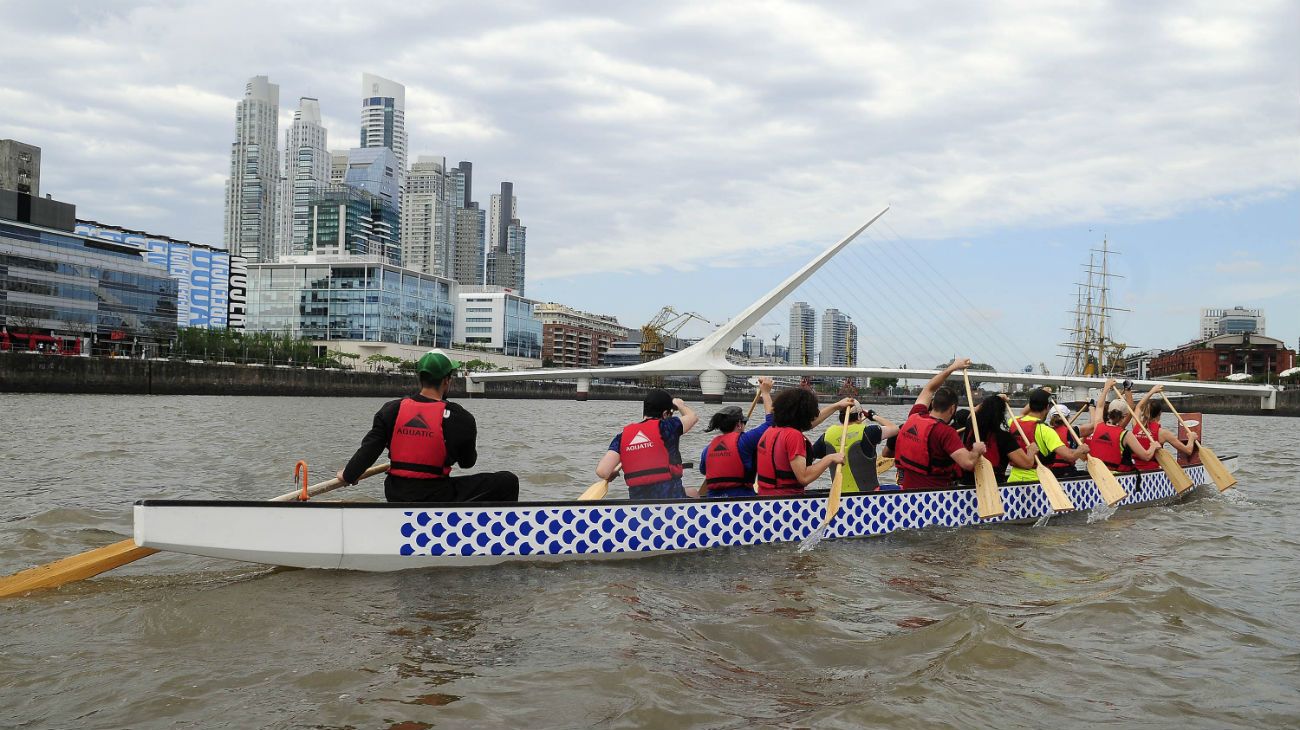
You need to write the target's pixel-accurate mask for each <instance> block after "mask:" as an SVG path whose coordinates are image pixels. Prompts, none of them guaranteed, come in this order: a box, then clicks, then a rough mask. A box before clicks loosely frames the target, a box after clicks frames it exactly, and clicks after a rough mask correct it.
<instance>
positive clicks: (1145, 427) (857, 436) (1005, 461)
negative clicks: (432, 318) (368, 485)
mask: <svg viewBox="0 0 1300 730" xmlns="http://www.w3.org/2000/svg"><path fill="white" fill-rule="evenodd" d="M460 365H461V363H459V362H456V361H455V360H452V359H450V358H448V357H447V356H446V355H445V354H443V353H441V352H437V351H434V352H430V353H428V354H427V355H425V356H424V357H422V358H421V359H420V361H419V363H417V366H416V373H417V376H418V377H419V380H420V392H419V393H417V394H416V395H413V396H410V397H407V398H402V399H399V400H394V401H390V402H388V403H385V404H384V406H383V407H382V408H380V410H379V412H378V413H376V414H375V418H374V424H373V426H372V428H371V429H370V431H369V432H368V433H367V434H366V437H365V439H364V440H363V442H362V445H361V448H359V449H358V450H357V452H356V454H355V455H354V456H353V457H352V459H351V460H350V461H349V462H348V464H347V466H345V467H344V468H343V469H340V470H339V473H338V476H339V478H340V479H341V480H342V481H344V482H346V483H349V484H352V483H355V482H356V481H357V480H358V479H359V478H360V476H361V474H362V472H364V471H365V470H366V469H367V468H368V467H370V466H371V465H372V464H373V463H374V462H375V460H376V459H377V458H378V457H379V455H380V454H382V453H383V451H384V449H388V451H389V455H390V457H391V467H390V469H389V472H388V476H387V478H386V481H385V485H384V491H385V496H386V497H387V498H388V500H389V501H398V502H464V501H515V500H517V499H518V497H519V479H518V477H517V476H515V475H514V474H513V473H511V472H508V471H501V472H490V473H479V474H470V475H458V476H452V474H451V468H452V467H453V466H460V467H463V468H469V467H472V466H473V465H474V463H475V462H476V461H477V459H478V454H477V450H476V439H477V426H476V424H475V422H474V417H473V416H472V415H470V414H469V412H468V411H466V410H465V409H464V408H463V407H461V406H460V405H458V404H456V403H451V402H449V401H447V399H446V396H447V392H448V390H449V389H450V386H451V378H452V376H453V375H454V373H455V371H456V370H457V369H458V368H459V367H460ZM969 367H970V360H969V359H965V358H958V359H956V360H953V362H952V364H950V365H949V366H948V367H947V368H945V369H944V370H943V371H941V372H940V373H938V374H937V375H935V376H934V377H933V378H932V379H931V380H930V381H929V382H928V383H926V385H925V387H924V388H922V390H921V393H920V395H918V396H917V398H916V403H915V404H914V405H913V406H912V409H911V411H910V412H909V413H908V416H907V419H906V420H905V421H904V422H903V423H902V425H895V424H893V423H891V422H890V421H889V420H888V419H886V418H884V417H883V416H881V415H878V414H876V413H875V411H872V410H864V409H863V408H862V407H861V406H860V405H859V404H858V403H857V401H855V400H854V399H852V398H843V399H841V400H839V401H836V402H834V403H831V404H829V405H827V406H821V407H819V405H818V402H817V397H816V396H815V395H814V394H813V393H812V391H810V390H808V389H806V388H802V387H793V388H787V389H784V390H782V391H781V392H780V393H779V394H777V395H776V396H775V397H773V396H772V379H771V378H759V385H758V391H759V392H758V395H757V396H756V397H755V404H754V405H756V404H757V402H758V401H760V400H761V401H762V404H763V409H764V411H765V416H764V418H763V420H762V422H761V423H760V424H759V425H758V426H757V427H755V428H752V429H747V428H746V421H747V420H748V418H749V416H750V415H752V413H753V410H754V408H753V405H751V407H750V413H749V414H746V413H744V412H742V410H741V409H740V408H739V407H737V406H727V407H725V408H722V409H721V410H719V411H718V412H717V413H715V414H713V417H712V418H711V419H710V421H709V424H708V428H706V429H705V430H706V431H717V432H718V435H717V436H715V437H713V439H712V441H710V442H709V444H708V446H706V447H705V448H704V451H703V452H702V453H701V454H700V461H699V471H700V473H701V474H702V475H703V476H704V481H703V484H701V485H700V486H699V487H698V488H694V487H692V488H688V487H686V485H685V483H684V480H683V462H682V456H681V449H680V441H681V437H682V435H683V434H685V433H687V432H688V431H690V430H691V429H692V428H694V427H695V425H696V424H697V423H698V422H699V416H697V415H696V413H695V411H693V410H692V409H691V408H690V406H688V405H687V404H686V403H685V402H684V401H682V400H681V399H680V398H673V397H672V395H671V394H669V393H668V392H667V391H665V390H661V389H655V390H651V391H649V393H647V395H646V397H645V399H644V401H643V402H642V419H641V420H639V421H637V422H634V423H630V424H628V425H627V426H625V427H624V428H623V429H622V430H621V431H620V432H618V433H617V434H615V435H614V438H613V440H611V441H610V444H609V448H608V450H607V451H606V452H605V454H604V456H603V457H602V458H601V459H600V462H599V464H598V465H597V466H596V475H597V476H598V477H600V478H601V479H602V480H609V479H612V478H614V477H615V476H616V475H617V474H618V473H620V472H621V473H622V475H623V478H624V480H625V481H626V483H627V488H628V496H629V497H630V498H631V499H641V500H644V499H679V498H687V497H695V496H699V497H705V498H709V497H713V498H717V497H738V496H753V495H754V494H755V493H757V494H758V495H760V496H793V495H799V494H801V493H803V491H804V489H805V488H806V487H807V486H808V485H809V484H811V483H812V482H814V481H815V480H816V479H817V478H818V477H820V476H821V475H822V474H823V473H825V472H826V470H827V469H831V468H837V469H843V470H844V474H843V477H842V491H843V492H845V493H849V494H852V493H857V492H863V491H875V490H881V489H941V488H949V487H952V486H953V485H954V483H957V484H961V483H965V484H973V483H974V478H973V471H974V469H975V468H976V464H977V461H978V460H979V458H980V457H981V456H983V457H986V458H987V459H988V460H989V462H990V463H991V464H992V465H993V469H994V472H995V474H996V475H997V478H998V481H1000V482H1001V481H1005V482H1009V483H1017V482H1033V481H1037V480H1038V475H1037V473H1036V471H1035V468H1036V459H1041V460H1042V462H1043V463H1044V464H1046V465H1047V466H1048V467H1049V468H1051V470H1052V471H1053V472H1054V473H1056V474H1057V475H1058V476H1071V475H1073V474H1075V473H1076V472H1075V464H1076V462H1077V461H1078V460H1080V459H1083V458H1084V457H1086V456H1088V455H1089V454H1091V455H1092V456H1094V457H1096V458H1098V459H1100V460H1101V461H1102V462H1104V463H1105V464H1106V465H1107V466H1108V467H1110V468H1111V469H1113V470H1115V471H1132V470H1136V471H1153V470H1156V469H1159V465H1158V464H1157V463H1156V461H1155V452H1156V450H1157V449H1161V448H1163V447H1164V444H1171V445H1172V446H1173V447H1174V448H1175V449H1177V450H1178V451H1179V452H1180V453H1183V454H1186V455H1191V454H1192V453H1193V451H1194V450H1195V434H1191V435H1189V437H1188V440H1187V441H1186V442H1183V441H1179V440H1178V439H1177V438H1176V436H1175V434H1173V433H1171V432H1169V431H1168V430H1165V429H1162V428H1161V427H1160V414H1161V408H1160V402H1159V401H1153V400H1151V396H1152V395H1155V394H1156V393H1159V392H1160V391H1161V389H1162V388H1161V386H1156V387H1155V388H1153V389H1152V390H1151V391H1150V392H1148V393H1147V394H1146V396H1144V397H1143V398H1142V400H1141V401H1140V402H1138V403H1136V404H1134V403H1133V396H1132V394H1131V392H1130V391H1129V390H1128V389H1127V388H1125V389H1123V390H1122V391H1121V390H1120V389H1118V388H1116V384H1115V381H1113V380H1111V381H1108V382H1107V383H1106V385H1105V387H1104V388H1103V389H1102V393H1101V398H1100V399H1099V401H1098V403H1094V404H1090V422H1089V423H1086V424H1082V425H1080V426H1079V427H1078V428H1077V430H1076V432H1077V433H1078V434H1079V438H1081V439H1082V443H1079V442H1078V440H1076V439H1075V438H1074V435H1073V433H1072V432H1071V426H1070V425H1069V424H1068V423H1067V420H1068V419H1069V418H1070V411H1069V409H1068V408H1066V407H1065V406H1061V405H1056V404H1055V403H1054V402H1053V400H1052V395H1051V393H1050V392H1049V391H1047V390H1045V389H1041V388H1040V389H1037V390H1034V391H1032V392H1030V394H1029V403H1028V405H1026V406H1025V407H1024V409H1023V410H1022V412H1021V413H1020V414H1019V415H1015V414H1012V413H1011V408H1010V406H1009V403H1008V400H1007V398H1006V396H1005V395H998V396H988V397H985V398H984V399H983V401H982V402H981V403H980V404H979V406H977V407H976V408H975V409H974V410H973V411H967V410H959V409H958V407H957V405H958V402H957V394H956V393H955V392H954V391H953V390H952V389H951V388H949V387H947V386H945V385H944V383H945V382H946V381H947V379H948V378H949V377H951V376H952V375H953V374H954V373H956V372H957V371H959V370H964V369H966V368H969ZM1112 391H1114V392H1115V393H1116V396H1117V397H1116V398H1115V399H1114V400H1110V401H1108V400H1107V397H1108V396H1109V395H1110V394H1111V392H1112ZM832 415H835V416H836V417H837V418H836V421H837V422H836V423H835V425H832V426H831V427H830V428H829V429H828V430H827V431H826V433H825V434H824V435H823V436H822V437H821V438H819V439H818V440H817V442H816V443H815V444H813V443H810V442H809V441H808V439H807V437H805V435H804V434H805V433H806V432H807V431H809V430H811V429H812V428H813V427H815V426H817V425H818V424H820V423H822V422H823V421H825V420H826V419H827V418H829V417H831V416H832ZM1135 416H1136V420H1134V417H1135ZM971 419H974V426H976V427H975V428H972V427H971V426H972V424H971ZM975 433H978V434H980V436H981V440H979V441H976V439H975V436H974V435H975ZM877 457H892V458H893V459H894V464H895V466H896V467H897V470H898V477H899V478H898V485H897V486H895V485H891V484H884V485H882V484H881V483H880V481H879V478H878V476H877V473H878V472H877ZM1008 469H1009V470H1010V473H1009V474H1008Z"/></svg>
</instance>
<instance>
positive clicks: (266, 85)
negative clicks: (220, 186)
mask: <svg viewBox="0 0 1300 730" xmlns="http://www.w3.org/2000/svg"><path fill="white" fill-rule="evenodd" d="M279 114H280V87H279V85H278V84H273V83H271V82H270V81H269V80H268V79H267V78H266V77H265V76H254V77H253V78H251V79H249V81H248V85H247V86H246V87H245V89H244V98H243V100H242V101H240V102H239V104H238V105H236V107H235V141H234V143H233V144H231V145H230V177H229V179H227V180H226V232H225V244H226V250H228V251H230V252H231V253H232V254H235V255H239V256H243V257H245V258H247V259H248V260H249V261H273V260H274V259H275V255H276V252H275V237H276V229H277V228H278V226H277V225H276V215H275V212H276V198H277V193H278V192H279V182H280V161H279V152H278V150H277V149H276V137H277V136H278V132H277V130H278V125H279Z"/></svg>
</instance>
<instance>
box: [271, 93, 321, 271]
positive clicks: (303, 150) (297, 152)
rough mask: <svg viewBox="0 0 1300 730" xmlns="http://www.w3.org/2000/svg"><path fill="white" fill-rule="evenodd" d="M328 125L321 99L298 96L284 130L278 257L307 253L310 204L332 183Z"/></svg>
mask: <svg viewBox="0 0 1300 730" xmlns="http://www.w3.org/2000/svg"><path fill="white" fill-rule="evenodd" d="M326 142H327V135H326V132H325V127H323V126H321V117H320V102H319V101H317V100H316V99H312V98H311V97H307V96H304V97H301V98H299V99H298V110H297V111H295V112H294V113H293V124H292V125H291V126H290V127H289V128H288V129H286V130H284V176H283V177H282V178H281V181H280V206H279V207H280V230H279V238H278V239H277V240H276V247H275V248H276V253H277V258H278V257H280V256H286V255H296V254H304V253H307V249H308V247H309V246H308V242H307V239H308V235H309V229H310V227H311V221H310V220H308V218H307V207H308V203H310V202H311V198H312V196H313V195H315V194H316V192H317V191H319V190H320V189H321V188H324V187H325V186H326V185H328V184H329V182H330V153H329V149H328V147H327V145H326Z"/></svg>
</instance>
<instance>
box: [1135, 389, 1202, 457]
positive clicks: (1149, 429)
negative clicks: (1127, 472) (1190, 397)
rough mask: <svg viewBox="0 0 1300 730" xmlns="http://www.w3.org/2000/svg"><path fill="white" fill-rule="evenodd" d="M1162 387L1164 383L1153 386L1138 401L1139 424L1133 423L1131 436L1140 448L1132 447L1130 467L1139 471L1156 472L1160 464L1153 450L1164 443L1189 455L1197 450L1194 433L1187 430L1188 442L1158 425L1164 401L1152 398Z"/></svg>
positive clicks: (1162, 446)
mask: <svg viewBox="0 0 1300 730" xmlns="http://www.w3.org/2000/svg"><path fill="white" fill-rule="evenodd" d="M1164 389H1165V386H1163V385H1156V386H1154V387H1153V388H1151V390H1149V391H1148V392H1147V394H1146V395H1144V396H1142V400H1141V401H1138V406H1137V409H1136V411H1137V414H1138V419H1140V421H1141V423H1135V424H1133V427H1132V430H1131V435H1132V436H1133V437H1134V440H1135V441H1136V442H1137V444H1138V446H1139V447H1141V448H1134V449H1133V468H1135V469H1137V470H1138V471H1156V470H1158V469H1159V468H1160V463H1159V462H1157V461H1155V454H1156V449H1161V448H1164V445H1165V444H1170V445H1172V446H1173V447H1174V448H1175V449H1177V450H1178V453H1180V454H1182V455H1184V456H1188V457H1190V456H1191V455H1192V454H1193V453H1195V452H1196V445H1195V442H1196V432H1195V431H1191V432H1189V433H1188V436H1187V442H1186V443H1184V442H1182V441H1179V440H1178V437H1177V435H1176V434H1174V433H1172V432H1171V431H1169V430H1168V429H1165V428H1161V427H1160V415H1161V414H1162V413H1163V412H1164V404H1163V403H1162V402H1161V401H1158V400H1153V399H1152V396H1154V395H1156V394H1158V393H1160V392H1161V391H1163V390H1164Z"/></svg>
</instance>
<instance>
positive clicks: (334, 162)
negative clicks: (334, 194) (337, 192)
mask: <svg viewBox="0 0 1300 730" xmlns="http://www.w3.org/2000/svg"><path fill="white" fill-rule="evenodd" d="M347 176H348V151H347V150H330V178H329V180H330V184H331V185H342V184H343V179H344V178H346V177H347Z"/></svg>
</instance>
